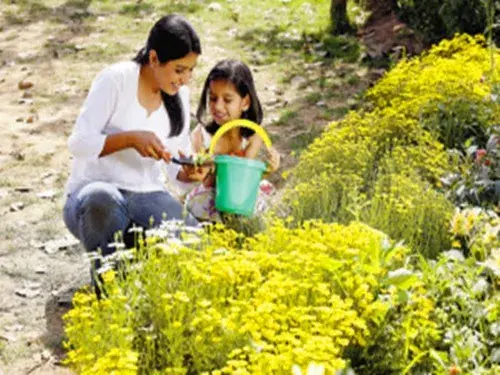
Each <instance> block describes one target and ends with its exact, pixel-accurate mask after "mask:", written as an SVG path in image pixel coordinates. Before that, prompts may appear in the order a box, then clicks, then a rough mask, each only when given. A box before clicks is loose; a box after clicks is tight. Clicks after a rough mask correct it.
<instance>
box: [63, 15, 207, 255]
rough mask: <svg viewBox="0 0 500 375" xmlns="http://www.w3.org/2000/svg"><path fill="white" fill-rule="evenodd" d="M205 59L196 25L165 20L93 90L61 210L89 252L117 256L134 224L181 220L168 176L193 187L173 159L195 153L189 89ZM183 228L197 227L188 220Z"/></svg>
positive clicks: (72, 145)
mask: <svg viewBox="0 0 500 375" xmlns="http://www.w3.org/2000/svg"><path fill="white" fill-rule="evenodd" d="M200 54H201V46H200V40H199V38H198V36H197V34H196V32H195V31H194V29H193V28H192V26H191V25H190V24H189V23H188V22H187V21H186V20H185V19H184V18H183V17H181V16H179V15H168V16H165V17H163V18H161V19H160V20H158V21H157V22H156V24H155V25H154V26H153V28H152V29H151V31H150V34H149V37H148V40H147V44H146V46H145V47H144V48H143V49H142V50H141V51H139V53H138V54H137V56H136V57H135V58H134V60H133V61H126V62H121V63H117V64H114V65H111V66H109V67H108V68H106V69H104V70H103V71H102V72H100V73H99V74H98V76H97V77H96V78H95V80H94V82H93V83H92V87H91V89H90V91H89V94H88V96H87V99H86V100H85V103H84V105H83V107H82V109H81V112H80V115H79V117H78V119H77V121H76V125H75V127H74V130H73V133H72V134H71V136H70V138H69V142H68V145H69V149H70V152H71V154H72V156H73V165H72V170H71V175H70V177H69V181H68V183H67V186H66V196H67V201H66V204H65V206H64V222H65V223H66V226H67V227H68V229H69V230H70V231H71V233H73V235H75V236H76V237H77V238H78V239H80V241H82V243H83V245H84V246H85V248H86V249H87V251H95V250H97V249H100V250H101V252H102V254H103V255H108V254H110V253H112V252H113V251H114V248H113V247H110V246H109V244H110V243H111V242H114V237H115V234H116V233H117V232H121V233H124V234H125V233H126V232H127V230H128V228H129V227H131V226H132V225H139V226H142V227H144V228H148V227H150V226H151V225H156V224H159V223H160V222H161V221H162V219H167V220H169V219H183V209H182V206H181V204H180V203H179V202H178V201H176V200H175V199H174V198H173V197H172V196H171V194H169V192H167V191H166V190H165V188H164V186H165V184H164V183H165V178H164V177H165V174H166V175H167V178H168V179H170V180H172V181H173V180H175V181H176V182H178V183H180V184H182V183H187V182H191V181H192V180H193V178H192V176H190V173H189V171H188V169H181V168H179V167H177V166H175V165H173V164H171V163H170V158H171V156H176V155H178V154H179V152H182V153H184V154H187V153H189V151H190V141H189V123H190V118H189V92H188V89H187V87H186V86H185V85H186V84H187V83H188V82H189V80H190V78H191V73H192V70H193V69H194V67H195V65H196V61H197V58H198V56H199V55H200ZM165 172H166V173H165ZM185 222H186V224H187V225H196V224H197V222H196V220H195V219H194V218H193V217H191V216H187V217H186V218H185Z"/></svg>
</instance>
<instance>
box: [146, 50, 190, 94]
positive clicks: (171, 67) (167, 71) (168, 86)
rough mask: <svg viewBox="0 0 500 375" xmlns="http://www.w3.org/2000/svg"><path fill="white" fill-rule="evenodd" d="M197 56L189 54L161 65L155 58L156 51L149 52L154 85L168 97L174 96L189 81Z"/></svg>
mask: <svg viewBox="0 0 500 375" xmlns="http://www.w3.org/2000/svg"><path fill="white" fill-rule="evenodd" d="M197 59H198V54H197V53H195V52H189V53H188V54H187V55H186V56H184V57H181V58H180V59H176V60H170V61H167V62H166V63H164V64H162V63H160V62H159V60H158V57H157V56H156V51H151V55H150V65H151V67H152V69H153V74H154V77H155V80H156V85H157V86H158V87H159V88H160V89H161V90H162V91H163V92H165V93H167V94H168V95H175V94H177V93H178V92H179V89H180V88H181V86H183V85H187V84H188V83H189V80H190V79H191V75H192V73H193V69H194V67H195V66H196V61H197Z"/></svg>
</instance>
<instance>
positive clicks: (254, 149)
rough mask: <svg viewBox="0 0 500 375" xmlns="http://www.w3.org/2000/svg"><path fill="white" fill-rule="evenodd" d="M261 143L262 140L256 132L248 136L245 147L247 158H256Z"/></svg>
mask: <svg viewBox="0 0 500 375" xmlns="http://www.w3.org/2000/svg"><path fill="white" fill-rule="evenodd" d="M263 143H264V142H263V141H262V139H261V138H260V136H259V135H258V134H254V135H252V136H251V137H250V138H248V145H247V147H246V148H245V157H246V158H249V159H255V158H257V155H258V154H259V151H260V149H261V147H262V144H263Z"/></svg>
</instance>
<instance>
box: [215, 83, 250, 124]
mask: <svg viewBox="0 0 500 375" xmlns="http://www.w3.org/2000/svg"><path fill="white" fill-rule="evenodd" d="M208 106H209V109H210V114H211V115H212V118H213V120H214V121H215V123H216V124H217V125H223V124H225V123H226V122H228V121H231V120H237V119H240V118H241V115H242V114H243V112H244V111H246V110H247V109H248V108H249V106H250V97H249V96H248V95H246V96H245V97H244V98H242V97H241V96H240V94H239V92H238V91H237V90H236V87H235V86H234V85H233V84H232V83H231V82H228V81H225V80H216V81H212V82H210V85H209V90H208Z"/></svg>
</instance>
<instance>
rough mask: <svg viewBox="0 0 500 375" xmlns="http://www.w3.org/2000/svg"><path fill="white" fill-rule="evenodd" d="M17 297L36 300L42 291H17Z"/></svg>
mask: <svg viewBox="0 0 500 375" xmlns="http://www.w3.org/2000/svg"><path fill="white" fill-rule="evenodd" d="M15 293H16V295H18V296H19V297H23V298H35V297H37V296H39V295H40V290H33V289H28V288H23V289H18V290H16V291H15Z"/></svg>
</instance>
